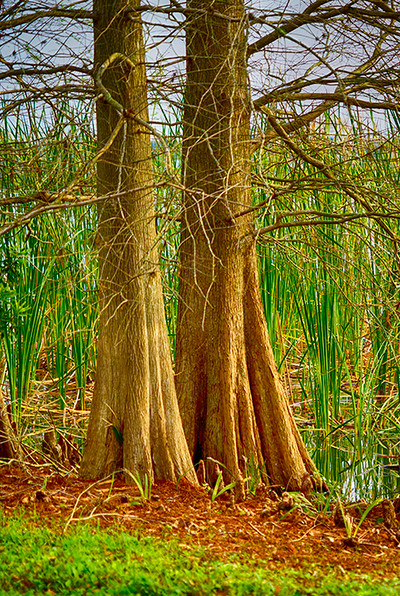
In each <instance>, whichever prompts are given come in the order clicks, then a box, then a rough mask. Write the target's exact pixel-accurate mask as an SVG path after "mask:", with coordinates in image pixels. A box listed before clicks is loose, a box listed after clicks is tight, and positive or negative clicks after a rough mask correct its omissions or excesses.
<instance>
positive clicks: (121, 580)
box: [0, 511, 400, 596]
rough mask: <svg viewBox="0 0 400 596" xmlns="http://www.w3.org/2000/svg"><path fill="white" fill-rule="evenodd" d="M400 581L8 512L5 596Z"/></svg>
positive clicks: (1, 583) (351, 586)
mask: <svg viewBox="0 0 400 596" xmlns="http://www.w3.org/2000/svg"><path fill="white" fill-rule="evenodd" d="M399 593H400V580H393V579H392V580H388V581H386V580H385V579H384V578H382V577H379V576H376V577H375V578H372V577H368V576H360V575H358V576H357V575H350V574H349V575H348V576H343V574H342V573H339V572H338V570H336V569H333V568H324V566H323V562H321V561H316V562H315V566H312V567H311V568H310V567H308V568H307V570H304V569H303V570H294V569H290V568H282V569H280V570H279V571H277V570H274V569H271V568H269V564H268V561H260V560H245V559H244V558H243V557H238V556H237V555H235V556H232V557H231V558H229V560H227V561H226V560H225V561H222V560H220V559H218V558H216V557H215V556H214V555H213V554H211V553H210V551H207V550H205V549H204V548H198V547H196V546H191V545H189V544H186V545H182V544H178V543H177V542H170V541H168V542H160V541H159V540H156V539H153V538H149V537H141V536H140V535H130V534H127V533H125V532H122V531H121V532H119V531H116V530H114V531H112V532H110V531H104V530H101V529H98V528H96V527H95V526H93V525H90V524H79V525H77V526H74V527H70V528H69V529H68V531H67V533H66V534H64V535H63V534H62V526H61V525H60V526H56V525H53V526H52V527H46V526H44V527H43V526H41V525H40V519H38V518H30V519H26V518H25V517H18V516H13V517H11V518H10V517H6V516H5V515H4V513H2V512H1V511H0V595H3V594H7V595H12V594H57V595H58V594H60V595H61V594H74V595H80V594H104V595H117V594H118V595H121V596H122V595H124V594H142V595H145V594H146V595H153V594H154V595H156V594H157V595H162V594H168V595H169V594H174V595H175V594H188V595H189V594H190V595H208V594H216V595H220V596H222V595H233V594H235V595H236V594H237V595H245V594H259V595H278V594H279V595H280V596H294V595H301V594H310V595H314V594H332V595H336V594H337V595H339V594H340V595H346V596H347V595H352V594H357V595H360V596H361V595H378V594H379V595H380V594H382V596H383V595H385V596H391V595H393V596H394V595H398V594H399Z"/></svg>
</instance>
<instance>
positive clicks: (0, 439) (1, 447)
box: [0, 389, 22, 461]
mask: <svg viewBox="0 0 400 596" xmlns="http://www.w3.org/2000/svg"><path fill="white" fill-rule="evenodd" d="M0 459H7V460H9V459H20V460H21V461H22V453H21V449H20V446H19V444H18V441H17V439H16V437H15V434H14V430H13V428H12V425H11V422H10V417H9V415H8V411H7V405H6V403H5V401H4V396H3V392H2V390H1V389H0Z"/></svg>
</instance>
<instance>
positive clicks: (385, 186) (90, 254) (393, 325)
mask: <svg viewBox="0 0 400 596" xmlns="http://www.w3.org/2000/svg"><path fill="white" fill-rule="evenodd" d="M91 110H92V108H91V106H89V105H84V104H82V105H71V104H68V103H67V102H61V103H59V104H58V105H57V106H55V108H54V109H53V111H51V112H50V111H49V110H48V109H47V110H40V109H39V108H38V109H37V110H35V109H34V106H33V107H32V109H31V110H30V111H29V114H28V115H26V114H25V115H22V114H19V113H18V112H17V113H16V114H15V115H14V116H13V117H12V118H11V117H10V118H9V119H7V120H5V121H4V122H3V123H2V124H1V127H0V140H1V143H0V151H1V155H0V157H1V160H0V161H1V169H0V177H1V188H2V196H3V198H4V199H8V198H11V197H23V196H26V195H29V194H32V193H34V192H36V191H39V190H47V191H49V192H55V191H60V190H61V189H63V188H66V187H68V186H69V185H71V184H73V183H74V181H75V182H76V181H77V180H76V176H77V175H78V173H79V172H82V171H84V172H85V173H84V175H83V176H81V175H80V174H79V176H80V178H79V184H77V185H76V186H75V187H74V188H75V190H74V192H76V194H77V196H79V194H80V193H83V194H84V193H93V192H94V176H93V174H94V171H93V170H90V169H87V168H85V167H84V165H85V164H86V163H88V162H89V161H90V159H91V158H92V157H93V155H94V152H95V140H94V130H93V118H92V111H91ZM175 119H176V121H177V122H179V121H180V115H179V113H177V114H175ZM397 124H398V123H397V120H396V117H395V116H393V118H392V119H391V120H390V122H389V124H388V130H392V131H393V134H394V133H396V134H397V128H396V126H397ZM390 127H391V128H390ZM163 135H164V140H165V143H166V145H167V146H168V148H169V153H170V156H171V159H172V167H173V170H174V172H175V174H176V176H178V177H179V175H180V168H181V146H180V124H176V125H174V116H173V115H172V117H171V121H170V122H168V123H166V126H165V129H164V130H163ZM377 139H378V141H379V142H378V141H377ZM298 142H299V143H303V146H304V148H305V149H306V150H307V151H308V152H309V153H311V154H315V155H318V156H319V158H321V157H322V158H323V159H324V160H325V161H326V162H327V163H330V164H331V165H332V167H333V166H334V167H335V171H337V172H338V178H339V180H341V181H342V182H343V184H344V183H349V181H352V183H353V184H354V185H356V186H357V185H358V186H359V187H360V188H361V190H362V189H364V190H365V192H368V193H372V195H371V196H372V197H373V200H374V201H375V208H376V209H381V210H384V209H385V208H386V207H385V205H386V204H395V201H396V192H397V186H396V185H397V184H398V181H399V151H398V149H399V147H398V140H397V137H395V136H394V137H393V139H391V141H390V142H385V140H384V139H383V138H381V139H379V138H378V136H377V134H375V133H374V134H371V135H370V136H368V134H366V133H365V131H364V130H362V131H361V130H359V129H357V127H355V125H354V123H351V125H350V124H345V123H344V122H343V121H342V120H340V118H338V117H337V116H334V115H329V114H327V115H326V118H325V119H321V122H320V123H319V124H318V126H317V127H316V128H315V129H314V130H312V131H309V134H307V135H303V136H301V137H299V139H298ZM162 149H163V148H162V147H161V146H160V145H159V144H157V142H155V143H154V145H153V155H154V170H155V178H156V182H161V181H162V180H163V177H165V173H166V163H165V155H164V154H163V151H162ZM170 174H171V172H170ZM253 175H254V179H255V181H256V183H255V185H254V200H255V201H257V202H262V201H264V200H267V198H268V196H269V195H270V193H271V190H272V191H274V192H275V193H276V198H275V200H274V201H273V202H272V203H271V204H267V206H266V208H265V209H263V210H261V211H260V212H259V214H258V219H257V225H258V226H259V227H264V226H266V225H269V224H271V223H273V222H274V221H275V220H276V216H277V214H278V212H282V211H285V212H291V213H298V212H301V213H304V212H310V211H314V212H315V211H319V212H325V213H340V212H341V211H343V209H347V210H351V209H354V210H356V209H357V208H358V207H357V205H352V204H351V203H350V202H349V200H348V197H346V195H345V194H344V193H342V192H340V188H338V187H337V186H335V185H334V184H332V183H330V182H329V183H328V182H327V181H326V180H325V179H324V178H323V176H322V175H321V174H320V173H316V172H315V171H313V169H312V167H311V166H309V165H308V164H299V163H298V160H296V159H294V158H293V156H291V155H290V154H289V152H288V151H287V149H285V148H284V147H283V146H281V145H280V144H279V143H275V144H274V145H273V146H271V147H270V148H267V150H266V151H265V152H264V153H262V154H260V155H255V157H254V162H253ZM371 200H372V199H371ZM180 205H181V202H180V195H179V192H178V191H177V190H176V189H175V188H174V186H173V185H168V184H165V185H161V186H159V187H157V190H156V192H155V207H156V224H157V231H158V235H159V239H160V242H159V251H160V258H161V267H162V274H163V281H164V297H165V310H166V316H167V324H168V329H169V335H170V340H171V351H172V354H173V352H174V342H175V326H176V305H177V292H178V278H179V244H180V217H181V215H182V214H181V211H180ZM24 208H25V207H24V205H23V204H18V203H17V204H14V205H11V206H9V207H8V212H7V213H6V212H4V213H3V215H2V217H3V219H4V220H6V219H7V218H8V219H11V218H12V217H15V216H17V215H18V214H20V213H22V212H23V209H24ZM296 217H298V218H299V221H301V220H302V218H303V217H304V216H296V215H294V216H293V217H292V216H286V217H285V218H284V219H283V220H284V221H290V220H293V218H296ZM388 225H389V226H390V229H391V230H392V232H393V234H395V235H396V234H398V232H399V229H398V228H399V224H398V221H397V220H388ZM95 229H96V209H95V208H94V207H90V208H89V207H88V208H77V207H75V208H71V209H70V210H68V211H62V212H58V213H53V214H51V215H49V214H47V215H45V216H43V217H41V218H40V219H37V220H33V221H32V222H31V223H30V224H29V226H26V227H24V228H22V229H19V230H13V231H12V232H10V233H8V234H7V235H6V236H3V237H2V238H1V239H0V251H1V252H0V275H1V284H0V286H1V287H0V301H1V304H0V307H1V317H0V323H1V330H2V350H3V366H2V371H1V375H2V376H1V378H2V389H3V391H4V393H5V395H6V397H7V399H8V400H9V403H10V406H11V409H12V413H13V419H14V422H15V424H16V425H17V428H18V432H19V435H20V436H21V437H24V443H25V444H26V445H30V446H31V447H32V448H35V449H36V448H38V445H39V443H40V438H41V436H42V434H43V432H44V430H45V429H46V428H48V427H49V426H50V427H55V428H57V430H58V431H59V432H60V433H62V434H63V433H64V434H65V433H68V432H71V431H72V433H73V434H74V436H75V437H77V438H78V440H79V441H80V442H81V441H82V440H83V436H84V430H85V421H86V418H87V403H88V401H90V393H91V383H92V379H93V374H94V370H95V366H96V349H95V339H96V333H97V317H98V304H97V297H96V294H97V262H96V252H95V249H94V234H95ZM259 267H260V284H261V291H262V300H263V304H264V310H265V316H266V320H267V324H268V329H269V333H270V337H271V342H272V346H273V350H274V353H275V357H276V361H277V364H278V368H279V370H280V373H281V375H282V377H283V379H284V382H285V385H286V387H287V389H288V394H289V397H290V401H291V404H292V407H293V409H294V412H295V415H296V416H297V418H298V421H299V424H300V426H301V428H302V433H303V435H304V438H305V440H306V442H307V444H308V446H309V448H310V450H311V452H312V453H313V456H314V459H315V460H316V462H317V465H318V467H319V468H320V470H321V472H322V473H323V474H324V475H325V476H326V477H327V478H328V479H330V480H331V481H332V482H334V483H335V482H341V483H342V485H343V486H344V487H345V488H344V489H345V490H346V491H350V492H351V491H353V493H354V491H355V492H356V493H357V495H359V496H362V495H363V494H364V493H371V491H372V492H374V494H376V496H378V495H379V494H388V493H389V492H390V491H393V490H394V487H395V485H396V482H397V474H396V472H395V471H393V470H392V471H391V472H390V473H389V470H388V469H386V468H384V464H385V463H389V464H390V463H392V462H393V461H394V462H396V461H397V460H396V459H394V460H390V456H397V455H399V453H400V449H399V443H400V428H399V426H400V425H399V423H398V415H399V406H400V402H399V374H400V371H399V364H398V351H399V324H398V323H399V313H398V304H399V302H400V297H399V291H398V284H397V282H396V277H395V275H394V273H393V272H394V271H396V263H395V256H394V251H393V246H392V242H391V239H390V237H389V236H388V234H383V233H382V229H381V228H380V227H379V223H378V222H377V221H376V220H374V219H372V220H369V219H368V218H363V219H362V220H360V222H359V223H351V222H350V223H347V224H346V225H336V224H332V223H330V224H324V223H322V224H320V225H319V226H315V227H313V226H310V227H303V226H299V227H292V228H290V229H289V228H288V229H285V228H281V229H278V230H276V231H275V232H273V233H272V234H269V235H268V237H266V238H260V243H259ZM380 456H382V457H381V458H380ZM383 456H386V457H387V459H386V460H385V458H384V457H383ZM367 460H368V461H367ZM366 462H367V463H366ZM255 489H256V487H252V490H255Z"/></svg>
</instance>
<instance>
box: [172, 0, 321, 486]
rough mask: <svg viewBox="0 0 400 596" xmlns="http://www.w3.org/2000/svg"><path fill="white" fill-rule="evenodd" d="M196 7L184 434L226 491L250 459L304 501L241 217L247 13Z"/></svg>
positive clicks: (187, 164) (227, 0) (191, 49)
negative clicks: (218, 467)
mask: <svg viewBox="0 0 400 596" xmlns="http://www.w3.org/2000/svg"><path fill="white" fill-rule="evenodd" d="M188 7H189V8H190V9H195V10H196V9H197V14H196V13H194V14H195V16H194V17H192V18H191V20H190V21H189V23H188V25H187V86H186V91H185V111H184V146H183V163H184V174H183V180H184V184H185V189H186V192H185V196H184V201H185V217H184V221H183V224H182V245H181V278H180V287H179V298H180V300H179V306H178V320H177V340H176V385H177V391H178V400H179V404H180V410H181V415H182V420H183V424H184V428H185V433H186V437H187V440H188V444H189V449H190V451H191V454H192V457H193V458H194V461H195V462H197V461H199V460H208V461H210V458H211V460H217V461H218V462H221V463H222V464H223V465H224V466H225V469H226V470H227V471H226V472H225V475H226V476H227V479H232V478H234V479H236V480H240V479H241V478H242V474H243V473H244V462H245V460H246V459H247V461H248V462H252V464H253V465H254V466H257V467H258V466H259V469H263V470H264V471H265V472H266V473H267V474H268V477H269V479H270V482H271V483H272V484H274V485H279V486H282V487H284V488H287V489H291V490H299V489H302V488H303V489H304V487H305V486H306V485H308V486H309V484H310V480H309V475H310V474H312V473H313V472H314V470H315V467H314V464H313V462H312V460H311V458H310V457H309V455H308V453H307V451H306V449H305V447H304V444H303V441H302V439H301V436H300V434H299V432H298V430H297V428H296V426H295V423H294V419H293V416H292V414H291V411H290V408H289V404H288V400H287V398H286V396H285V394H284V390H283V386H282V384H281V381H280V378H279V374H278V371H277V368H276V365H275V362H274V357H273V353H272V349H271V345H270V341H269V337H268V332H267V326H266V321H265V317H264V313H263V309H262V303H261V296H260V291H259V282H258V268H257V256H256V248H255V241H254V235H252V230H253V229H254V227H253V223H252V220H251V217H250V216H249V215H245V216H242V217H235V214H237V213H240V212H242V211H244V210H246V209H247V208H248V207H249V206H251V188H250V161H251V144H250V101H249V92H248V81H247V69H246V48H247V40H246V29H247V21H246V14H245V9H244V4H243V2H242V1H241V0H189V1H188ZM264 464H265V468H264ZM210 473H211V476H212V471H211V470H210ZM214 476H215V474H214ZM213 480H215V477H214V478H212V477H211V481H213Z"/></svg>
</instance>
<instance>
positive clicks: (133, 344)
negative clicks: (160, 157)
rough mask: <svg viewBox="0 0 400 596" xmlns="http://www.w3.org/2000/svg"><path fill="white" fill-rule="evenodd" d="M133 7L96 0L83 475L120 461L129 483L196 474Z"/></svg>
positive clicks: (107, 468) (113, 0) (98, 472)
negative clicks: (181, 394) (169, 320)
mask: <svg viewBox="0 0 400 596" xmlns="http://www.w3.org/2000/svg"><path fill="white" fill-rule="evenodd" d="M138 5H139V2H138V1H137V0H130V1H126V0H95V2H94V12H95V15H96V16H95V31H94V33H95V76H96V72H97V73H100V75H101V73H103V74H102V76H101V77H100V82H99V81H98V84H99V85H100V86H101V84H102V85H104V87H105V89H106V90H107V91H104V88H102V90H103V93H102V96H101V97H100V99H98V102H97V134H98V147H99V149H101V148H103V150H104V153H103V154H102V155H101V157H100V158H99V160H98V162H97V189H98V194H99V195H101V196H105V197H107V198H106V199H104V201H103V202H102V203H101V207H100V209H99V228H98V237H97V242H98V246H99V267H100V271H99V277H100V279H99V292H100V306H101V313H100V326H99V339H98V360H97V371H96V379H95V387H94V395H93V402H92V409H91V413H90V420H89V428H88V436H87V442H86V445H85V448H84V453H83V459H82V465H81V471H80V474H81V476H82V477H84V478H98V477H103V476H105V475H107V474H109V473H110V472H112V471H115V470H118V469H121V468H123V469H125V470H127V471H128V474H127V476H126V478H127V480H128V481H129V479H131V476H130V475H129V472H130V473H131V474H133V475H135V476H136V475H139V476H140V477H141V478H142V479H143V478H144V477H145V475H146V474H147V476H148V477H149V478H150V479H153V478H156V479H171V480H176V479H177V478H178V477H179V476H181V475H186V477H187V478H188V479H189V480H191V481H192V482H196V475H195V473H194V471H193V466H192V461H191V458H190V454H189V451H188V448H187V444H186V440H185V437H184V433H183V428H182V422H181V418H180V414H179V410H178V405H177V399H176V392H175V386H174V377H173V370H172V363H171V356H170V348H169V341H168V334H167V327H166V321H165V314H164V305H163V296H162V287H161V278H160V271H159V265H158V253H157V249H156V247H155V244H156V229H155V216H154V185H153V170H152V159H151V141H150V134H149V130H148V128H147V127H146V122H147V121H148V107H147V86H146V72H145V65H144V49H143V40H142V27H141V23H140V19H139V18H138V16H137V15H135V18H134V19H132V18H131V17H132V14H134V13H130V14H128V12H127V9H129V8H135V7H137V6H138ZM116 54H117V55H116ZM121 55H122V56H121ZM107 60H108V61H109V63H108V67H107V68H106V61H107ZM107 92H108V93H107ZM118 104H120V106H121V108H123V110H122V109H120V110H118ZM118 111H119V113H118ZM122 114H123V124H122V127H121V128H120V130H119V132H118V134H117V135H116V136H115V139H114V141H113V142H112V143H111V144H110V143H109V140H110V138H111V137H112V135H113V132H114V131H115V130H117V127H118V121H119V119H120V116H121V115H122Z"/></svg>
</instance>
